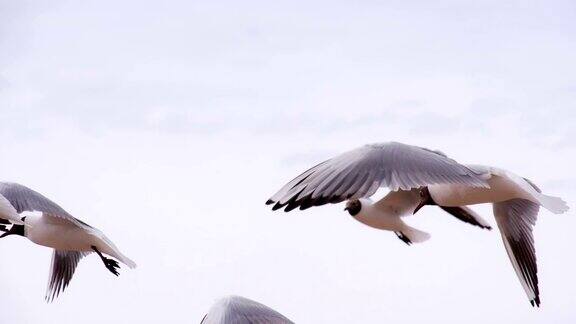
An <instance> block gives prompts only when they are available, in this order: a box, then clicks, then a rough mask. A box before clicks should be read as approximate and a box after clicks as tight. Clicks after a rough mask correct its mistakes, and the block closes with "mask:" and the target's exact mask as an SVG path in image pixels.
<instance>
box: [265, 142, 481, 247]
mask: <svg viewBox="0 0 576 324" xmlns="http://www.w3.org/2000/svg"><path fill="white" fill-rule="evenodd" d="M434 184H459V185H462V186H470V187H473V188H487V187H488V184H487V182H486V180H485V179H483V178H482V177H481V176H480V174H478V173H476V172H475V171H473V170H471V169H469V168H467V167H466V166H464V165H461V164H459V163H457V162H456V161H454V160H452V159H450V158H448V157H447V156H446V154H444V153H442V152H440V151H434V150H430V149H427V148H423V147H418V146H412V145H407V144H402V143H398V142H388V143H379V144H369V145H365V146H362V147H359V148H357V149H354V150H352V151H348V152H345V153H343V154H340V155H338V156H336V157H334V158H332V159H329V160H327V161H324V162H322V163H320V164H318V165H316V166H314V167H312V168H311V169H308V170H307V171H305V172H304V173H302V174H300V175H299V176H297V177H296V178H294V179H293V180H292V181H290V182H288V184H286V185H285V186H284V187H282V188H281V189H280V190H279V191H278V192H277V193H276V194H274V196H272V198H270V199H269V200H268V201H267V202H266V204H267V205H272V204H273V207H272V210H277V209H281V208H284V211H286V212H288V211H291V210H293V209H295V208H298V207H299V208H300V209H301V210H303V209H307V208H310V207H312V206H321V205H324V204H328V203H339V202H342V201H346V200H347V203H346V208H345V210H347V211H348V213H350V215H352V216H353V217H354V218H355V219H356V220H358V221H360V222H362V223H364V224H366V225H368V226H371V227H374V228H378V229H383V230H389V231H393V232H395V233H396V235H397V236H398V237H399V238H400V239H401V240H402V241H404V242H405V243H407V244H411V243H413V242H423V241H425V240H426V239H428V238H429V236H430V235H429V234H428V233H426V232H423V231H420V230H417V229H415V228H413V227H410V226H408V225H407V224H406V223H404V221H402V219H401V217H402V216H407V215H412V213H413V211H414V209H415V208H416V207H417V206H418V203H419V194H418V191H417V189H419V188H422V187H426V186H429V185H434ZM380 187H388V188H389V189H390V190H391V191H390V193H388V195H386V196H385V197H384V198H382V199H381V200H379V201H377V202H375V203H373V202H372V201H371V200H370V199H368V197H370V196H372V195H373V194H374V193H375V192H376V191H377V190H378V189H379V188H380ZM443 209H444V210H446V211H447V212H449V213H450V214H452V215H454V216H456V217H457V218H458V219H460V220H463V221H465V222H467V223H470V224H473V225H476V226H479V227H481V228H486V229H490V225H489V224H488V223H487V222H486V221H485V220H483V219H482V218H481V217H480V216H479V215H477V214H476V213H474V212H472V211H471V210H470V209H468V208H466V207H453V208H452V207H450V208H449V207H443Z"/></svg>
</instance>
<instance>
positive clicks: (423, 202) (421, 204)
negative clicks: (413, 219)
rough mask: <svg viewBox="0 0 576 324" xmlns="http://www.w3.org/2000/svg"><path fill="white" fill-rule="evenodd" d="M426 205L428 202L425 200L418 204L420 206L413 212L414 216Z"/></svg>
mask: <svg viewBox="0 0 576 324" xmlns="http://www.w3.org/2000/svg"><path fill="white" fill-rule="evenodd" d="M424 205H426V201H425V200H422V201H421V202H420V203H419V204H418V206H417V207H416V209H414V211H413V212H412V215H415V214H416V213H417V212H418V211H419V210H420V208H422V207H424Z"/></svg>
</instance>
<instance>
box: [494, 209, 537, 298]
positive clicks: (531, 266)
mask: <svg viewBox="0 0 576 324" xmlns="http://www.w3.org/2000/svg"><path fill="white" fill-rule="evenodd" d="M493 209H494V216H495V218H496V224H498V228H499V229H500V234H501V235H502V241H503V242H504V246H505V247H506V252H507V253H508V257H509V258H510V261H511V262H512V266H513V267H514V271H516V274H517V275H518V278H519V279H520V283H521V284H522V287H523V288H524V290H525V291H526V294H527V295H528V298H529V299H530V303H531V304H532V306H534V305H536V306H540V292H539V291H538V266H537V264H536V250H535V248H534V237H533V235H532V227H533V226H534V224H535V223H536V218H537V216H538V210H539V209H540V206H539V205H538V204H536V203H534V202H531V201H529V200H525V199H512V200H507V201H503V202H499V203H495V204H494V207H493Z"/></svg>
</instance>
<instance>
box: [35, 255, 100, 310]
mask: <svg viewBox="0 0 576 324" xmlns="http://www.w3.org/2000/svg"><path fill="white" fill-rule="evenodd" d="M88 254H90V252H78V251H60V250H54V253H52V262H51V264H50V275H49V277H48V288H47V289H46V296H45V297H44V298H45V299H46V301H47V302H51V301H53V300H54V298H56V297H58V295H59V294H60V292H62V291H64V289H66V287H67V286H68V284H69V283H70V280H72V276H73V275H74V271H75V270H76V266H77V265H78V262H80V260H81V259H82V258H83V257H84V256H86V255H88Z"/></svg>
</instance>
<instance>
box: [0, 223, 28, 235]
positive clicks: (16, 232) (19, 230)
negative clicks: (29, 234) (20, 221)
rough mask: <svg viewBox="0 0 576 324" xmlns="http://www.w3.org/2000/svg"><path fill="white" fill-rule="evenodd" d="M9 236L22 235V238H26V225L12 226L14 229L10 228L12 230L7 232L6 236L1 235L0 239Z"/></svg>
mask: <svg viewBox="0 0 576 324" xmlns="http://www.w3.org/2000/svg"><path fill="white" fill-rule="evenodd" d="M8 235H20V236H25V234H24V225H16V224H14V225H12V227H10V229H9V230H8V231H6V232H4V234H2V235H0V238H3V237H6V236H8Z"/></svg>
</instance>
